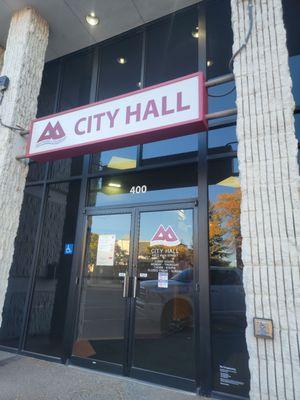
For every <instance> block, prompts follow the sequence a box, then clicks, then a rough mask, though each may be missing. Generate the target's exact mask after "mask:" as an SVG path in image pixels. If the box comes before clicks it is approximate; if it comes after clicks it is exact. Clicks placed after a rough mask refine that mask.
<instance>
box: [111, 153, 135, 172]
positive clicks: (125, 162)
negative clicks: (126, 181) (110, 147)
mask: <svg viewBox="0 0 300 400" xmlns="http://www.w3.org/2000/svg"><path fill="white" fill-rule="evenodd" d="M107 167H108V168H113V169H130V168H135V167H136V160H134V159H131V158H126V157H117V156H112V158H111V159H110V161H109V163H108V164H107Z"/></svg>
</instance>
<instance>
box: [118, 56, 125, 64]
mask: <svg viewBox="0 0 300 400" xmlns="http://www.w3.org/2000/svg"><path fill="white" fill-rule="evenodd" d="M117 62H118V63H119V64H126V63H127V60H126V58H125V57H118V58H117Z"/></svg>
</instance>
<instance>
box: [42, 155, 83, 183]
mask: <svg viewBox="0 0 300 400" xmlns="http://www.w3.org/2000/svg"><path fill="white" fill-rule="evenodd" d="M82 163H83V156H80V157H73V158H65V159H62V160H57V161H52V163H51V165H50V170H49V178H50V179H64V178H67V177H69V176H76V175H81V172H82Z"/></svg>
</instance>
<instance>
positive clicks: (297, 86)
mask: <svg viewBox="0 0 300 400" xmlns="http://www.w3.org/2000/svg"><path fill="white" fill-rule="evenodd" d="M299 47H300V46H299ZM299 53H300V48H299ZM289 65H290V71H291V76H292V81H293V95H294V99H295V103H296V105H297V106H300V54H299V55H298V56H294V57H290V58H289Z"/></svg>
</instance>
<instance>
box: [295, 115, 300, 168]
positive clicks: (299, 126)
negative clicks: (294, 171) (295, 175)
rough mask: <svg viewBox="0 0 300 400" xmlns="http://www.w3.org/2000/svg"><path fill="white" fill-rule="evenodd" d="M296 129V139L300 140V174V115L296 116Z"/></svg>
mask: <svg viewBox="0 0 300 400" xmlns="http://www.w3.org/2000/svg"><path fill="white" fill-rule="evenodd" d="M295 129H296V138H297V139H298V166H299V172H300V150H299V143H300V114H295Z"/></svg>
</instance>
